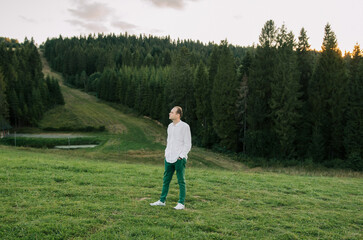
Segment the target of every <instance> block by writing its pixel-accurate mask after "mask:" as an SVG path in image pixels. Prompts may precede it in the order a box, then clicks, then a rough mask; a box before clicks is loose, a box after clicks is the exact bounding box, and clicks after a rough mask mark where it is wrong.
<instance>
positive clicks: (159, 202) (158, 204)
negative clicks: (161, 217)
mask: <svg viewBox="0 0 363 240" xmlns="http://www.w3.org/2000/svg"><path fill="white" fill-rule="evenodd" d="M150 206H165V203H163V202H161V201H160V200H157V201H156V202H154V203H150Z"/></svg>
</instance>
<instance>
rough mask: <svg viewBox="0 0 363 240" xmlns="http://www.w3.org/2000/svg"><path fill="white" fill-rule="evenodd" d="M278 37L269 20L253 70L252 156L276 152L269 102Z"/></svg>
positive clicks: (250, 106)
mask: <svg viewBox="0 0 363 240" xmlns="http://www.w3.org/2000/svg"><path fill="white" fill-rule="evenodd" d="M276 37H277V30H276V27H275V23H274V21H272V20H269V21H267V22H266V23H265V25H264V27H263V28H262V31H261V34H260V38H259V39H260V44H259V46H258V47H257V49H256V54H255V58H254V60H253V62H252V66H251V69H250V77H249V79H248V89H249V91H248V97H247V106H248V115H247V125H248V128H247V134H246V152H247V154H249V155H252V156H260V157H270V156H271V155H272V152H273V145H272V144H271V143H272V142H274V140H273V139H272V131H271V129H272V122H271V109H270V106H269V104H268V103H269V100H270V98H271V82H273V80H274V72H275V69H276V51H277V50H276Z"/></svg>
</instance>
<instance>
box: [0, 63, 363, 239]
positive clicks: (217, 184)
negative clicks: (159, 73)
mask: <svg viewBox="0 0 363 240" xmlns="http://www.w3.org/2000/svg"><path fill="white" fill-rule="evenodd" d="M43 65H44V69H43V70H44V73H45V74H46V75H51V76H53V77H55V78H58V79H59V80H60V83H61V76H60V75H59V74H58V73H55V72H52V71H51V70H50V68H49V67H48V65H47V63H46V61H45V60H44V59H43ZM61 89H62V92H63V94H64V97H65V101H66V104H65V105H64V106H59V107H57V108H56V109H53V110H51V111H49V112H47V113H46V114H45V116H44V118H43V120H42V121H41V123H40V129H26V131H29V132H33V133H37V134H43V133H42V132H41V129H42V128H43V129H44V128H47V127H49V128H59V127H66V128H67V127H69V128H82V127H88V126H91V127H95V128H98V127H100V126H105V128H106V131H104V132H92V133H77V132H75V133H73V134H76V135H77V136H78V135H80V136H82V135H87V136H90V137H92V138H95V139H98V140H99V141H100V143H101V144H100V145H99V146H98V147H96V148H93V149H77V150H57V149H47V148H25V147H11V146H2V145H0V203H1V204H0V239H362V238H363V236H362V227H363V214H362V207H363V200H362V199H363V188H362V186H363V180H362V179H363V178H362V173H358V172H350V171H342V170H321V169H298V168H273V169H261V168H254V169H249V168H247V167H246V166H245V165H244V164H242V163H240V162H237V161H234V160H233V159H232V158H231V157H230V156H227V155H224V154H219V153H215V152H212V151H209V150H205V149H202V148H197V147H193V148H192V151H191V153H190V154H189V159H188V163H187V170H186V171H187V173H186V180H187V198H186V210H185V211H175V210H173V207H174V206H175V204H176V202H177V200H178V186H177V183H176V177H174V179H173V182H172V184H171V188H170V193H169V197H168V200H167V206H166V207H162V208H152V207H150V206H149V202H153V201H156V200H157V199H158V197H159V195H160V191H161V185H162V174H163V155H164V148H165V137H166V128H165V127H163V126H160V125H159V124H157V123H155V122H154V121H152V120H150V119H147V118H144V117H140V116H136V115H133V114H125V113H123V112H121V111H119V110H117V108H118V106H117V105H116V106H115V105H114V106H112V107H111V106H110V105H109V104H106V103H105V102H102V101H99V100H98V99H97V98H95V97H93V96H90V95H88V94H86V93H84V92H81V91H79V90H76V89H72V88H69V87H67V86H64V85H63V84H61ZM57 134H67V133H57ZM29 141H33V140H31V139H30V140H29ZM34 141H37V142H41V141H46V140H43V139H42V140H39V139H37V140H34Z"/></svg>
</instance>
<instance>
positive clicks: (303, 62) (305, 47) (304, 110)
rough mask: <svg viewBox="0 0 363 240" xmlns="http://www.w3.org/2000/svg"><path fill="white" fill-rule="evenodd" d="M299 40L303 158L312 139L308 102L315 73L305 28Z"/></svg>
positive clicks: (300, 151)
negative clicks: (310, 85) (309, 90)
mask: <svg viewBox="0 0 363 240" xmlns="http://www.w3.org/2000/svg"><path fill="white" fill-rule="evenodd" d="M298 39H299V41H298V44H297V48H296V53H297V66H298V70H299V75H300V86H301V93H302V95H301V98H300V99H301V101H302V107H301V111H300V113H301V115H302V121H301V122H300V124H299V127H298V129H297V131H298V133H297V135H298V136H299V138H298V139H297V152H298V155H299V156H300V157H301V158H305V157H307V151H306V149H308V147H309V144H310V140H311V119H309V118H308V117H309V113H310V109H311V108H310V106H309V104H308V88H309V82H310V81H311V77H312V74H313V55H312V51H311V50H310V44H309V42H308V40H309V38H308V36H307V33H306V30H305V29H304V28H302V29H301V31H300V36H299V38H298Z"/></svg>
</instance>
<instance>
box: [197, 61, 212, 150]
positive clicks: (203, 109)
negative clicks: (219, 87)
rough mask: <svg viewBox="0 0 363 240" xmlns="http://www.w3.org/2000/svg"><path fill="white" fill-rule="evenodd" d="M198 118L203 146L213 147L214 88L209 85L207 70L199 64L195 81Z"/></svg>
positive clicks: (201, 63) (202, 64)
mask: <svg viewBox="0 0 363 240" xmlns="http://www.w3.org/2000/svg"><path fill="white" fill-rule="evenodd" d="M194 88H195V101H196V108H195V111H196V116H197V119H198V129H199V131H198V132H199V136H200V138H201V144H202V146H209V147H210V146H211V144H212V138H213V132H214V131H213V111H212V106H211V92H212V86H210V83H209V77H208V72H207V68H206V66H205V65H204V63H203V62H200V63H199V66H198V68H197V70H196V74H195V79H194Z"/></svg>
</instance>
